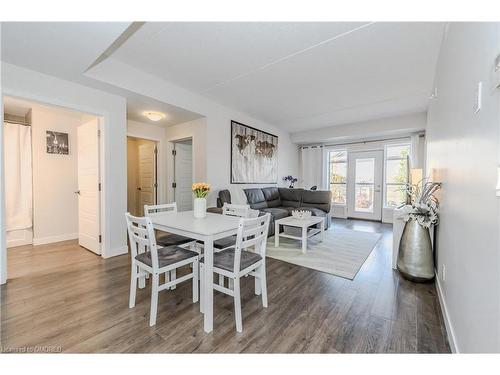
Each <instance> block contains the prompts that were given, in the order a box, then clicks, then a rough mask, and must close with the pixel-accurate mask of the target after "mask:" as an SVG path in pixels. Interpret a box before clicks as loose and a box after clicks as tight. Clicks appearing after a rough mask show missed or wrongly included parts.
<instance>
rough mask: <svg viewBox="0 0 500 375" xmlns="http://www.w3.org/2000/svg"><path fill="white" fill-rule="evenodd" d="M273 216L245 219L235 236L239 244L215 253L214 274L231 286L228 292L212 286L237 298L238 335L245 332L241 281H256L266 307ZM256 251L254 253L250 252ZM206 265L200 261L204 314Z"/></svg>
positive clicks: (224, 288) (256, 286)
mask: <svg viewBox="0 0 500 375" xmlns="http://www.w3.org/2000/svg"><path fill="white" fill-rule="evenodd" d="M270 218H271V215H270V214H269V213H268V214H265V215H264V216H260V217H256V218H251V219H245V218H241V219H240V222H239V225H238V234H237V235H236V244H235V246H234V247H233V248H229V249H225V250H222V251H220V252H216V253H214V257H213V271H214V273H216V274H218V275H223V276H225V277H228V278H229V279H230V280H232V282H231V283H230V284H229V287H228V288H226V287H225V286H223V285H219V284H215V283H214V284H213V288H214V289H215V290H217V291H219V292H221V293H224V294H227V295H230V296H232V297H233V298H234V313H235V320H236V331H238V332H242V331H243V323H242V318H241V291H240V279H241V278H242V277H244V276H246V275H250V276H254V277H255V294H256V295H261V296H262V306H263V307H267V285H266V244H267V233H268V230H269V221H270ZM250 247H255V250H256V251H255V252H252V251H248V250H247V249H248V248H250ZM203 273H204V265H203V259H201V260H200V275H201V277H200V280H201V283H200V285H201V298H200V309H201V311H202V312H203V311H204V300H203V299H204V294H203V292H204V288H205V285H204V277H203Z"/></svg>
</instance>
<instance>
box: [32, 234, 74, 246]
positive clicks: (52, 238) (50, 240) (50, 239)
mask: <svg viewBox="0 0 500 375" xmlns="http://www.w3.org/2000/svg"><path fill="white" fill-rule="evenodd" d="M76 239H78V233H70V234H60V235H58V236H49V237H41V238H33V245H35V246H36V245H45V244H48V243H54V242H61V241H68V240H76Z"/></svg>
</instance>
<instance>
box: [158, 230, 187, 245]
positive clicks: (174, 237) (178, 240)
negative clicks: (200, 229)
mask: <svg viewBox="0 0 500 375" xmlns="http://www.w3.org/2000/svg"><path fill="white" fill-rule="evenodd" d="M191 241H194V240H193V239H192V238H189V237H184V236H181V235H178V234H172V233H166V232H158V233H157V234H156V244H157V245H158V246H174V245H183V244H185V243H188V242H191Z"/></svg>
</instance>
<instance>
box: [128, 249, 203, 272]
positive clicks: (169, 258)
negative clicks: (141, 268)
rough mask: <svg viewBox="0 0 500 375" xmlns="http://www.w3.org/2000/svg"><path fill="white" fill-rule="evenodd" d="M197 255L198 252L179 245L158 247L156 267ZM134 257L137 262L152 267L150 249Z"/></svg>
mask: <svg viewBox="0 0 500 375" xmlns="http://www.w3.org/2000/svg"><path fill="white" fill-rule="evenodd" d="M197 256H198V253H196V252H194V251H191V250H187V249H183V248H182V247H179V246H169V247H162V248H159V249H158V267H159V268H163V267H166V266H169V265H171V264H174V263H178V262H181V261H183V260H186V259H189V258H194V257H197ZM135 259H136V260H137V261H138V262H141V263H144V264H146V265H148V266H149V267H153V263H152V261H151V252H150V251H146V252H145V253H142V254H139V255H137V256H136V257H135Z"/></svg>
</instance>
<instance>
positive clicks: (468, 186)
mask: <svg viewBox="0 0 500 375" xmlns="http://www.w3.org/2000/svg"><path fill="white" fill-rule="evenodd" d="M499 53H500V28H499V24H498V23H497V24H494V23H452V24H451V25H450V28H449V31H448V33H447V36H446V37H445V39H444V41H443V45H442V48H441V52H440V56H439V60H438V67H437V74H436V83H435V85H436V87H437V92H438V98H437V100H432V101H431V103H430V108H429V112H428V125H427V167H428V170H430V169H432V168H435V169H436V171H437V180H440V181H441V182H442V183H443V188H442V190H441V192H440V200H441V218H440V219H441V220H440V225H439V227H438V233H437V246H436V251H437V270H438V282H439V291H440V296H441V300H442V305H443V307H444V310H445V315H446V316H445V318H446V323H447V328H448V333H449V336H450V339H451V343H452V346H454V347H455V349H456V350H457V351H460V352H499V351H500V313H499V308H500V255H499V239H498V235H499V234H498V233H499V199H498V198H497V197H496V196H495V185H496V178H497V171H496V168H497V165H498V164H499V142H498V136H499V125H500V115H499V92H500V90H498V89H495V86H496V84H497V78H496V77H495V74H494V60H495V58H496V56H497V55H498V54H499ZM479 81H482V82H483V85H484V86H483V87H484V89H483V107H482V109H481V111H480V112H479V113H477V114H475V113H474V103H475V97H476V94H475V92H476V87H477V84H478V82H479ZM443 267H446V272H445V273H443Z"/></svg>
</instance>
